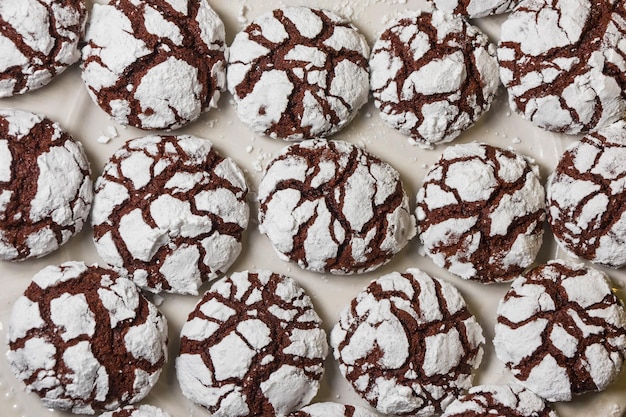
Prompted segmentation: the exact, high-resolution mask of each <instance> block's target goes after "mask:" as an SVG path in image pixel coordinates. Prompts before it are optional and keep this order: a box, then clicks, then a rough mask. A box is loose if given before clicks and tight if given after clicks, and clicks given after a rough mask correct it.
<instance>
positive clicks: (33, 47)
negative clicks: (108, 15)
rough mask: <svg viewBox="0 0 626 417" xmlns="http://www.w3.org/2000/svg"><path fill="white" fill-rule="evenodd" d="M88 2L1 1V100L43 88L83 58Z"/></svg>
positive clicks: (48, 0)
mask: <svg viewBox="0 0 626 417" xmlns="http://www.w3.org/2000/svg"><path fill="white" fill-rule="evenodd" d="M86 20H87V7H86V6H85V1H84V0H43V1H42V0H19V1H2V2H0V28H2V30H0V97H10V96H12V95H14V94H22V93H26V92H27V91H30V90H35V89H37V88H40V87H43V86H44V85H46V84H48V83H49V82H50V81H51V80H52V78H53V77H55V76H56V75H58V74H60V73H62V72H63V71H65V69H66V68H67V67H68V66H70V65H72V64H73V63H75V62H77V61H78V59H79V58H80V52H79V50H78V42H79V41H80V39H81V38H82V36H83V34H84V31H85V21H86Z"/></svg>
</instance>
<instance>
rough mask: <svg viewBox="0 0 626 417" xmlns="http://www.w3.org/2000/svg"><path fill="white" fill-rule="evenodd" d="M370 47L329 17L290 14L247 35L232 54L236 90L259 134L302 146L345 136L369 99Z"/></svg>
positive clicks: (272, 17)
mask: <svg viewBox="0 0 626 417" xmlns="http://www.w3.org/2000/svg"><path fill="white" fill-rule="evenodd" d="M368 55H369V46H368V45H367V41H366V40H365V37H364V36H363V35H361V34H360V33H359V32H358V31H357V29H356V28H355V27H354V26H353V25H352V24H351V23H350V22H348V21H347V20H346V19H343V18H341V17H339V16H337V15H335V14H334V13H332V12H329V11H327V10H318V9H312V8H308V7H283V8H279V9H276V10H274V11H272V12H270V13H266V14H264V15H262V16H260V17H258V18H257V19H255V20H254V21H253V22H252V23H251V24H249V25H248V26H247V27H246V28H245V29H244V30H243V31H241V32H240V33H239V34H237V36H235V40H234V41H233V43H232V44H231V47H230V57H229V60H228V64H229V65H228V90H229V91H230V92H231V93H232V95H233V97H234V99H235V104H236V107H237V115H238V116H239V118H240V119H241V121H242V122H243V123H245V124H246V125H248V126H249V127H250V128H251V129H252V130H254V131H255V132H257V133H260V134H264V135H268V136H271V137H273V138H280V139H284V140H289V141H294V140H302V139H311V138H317V137H327V136H329V135H332V134H333V133H335V132H337V131H339V130H340V129H342V128H343V127H344V126H345V125H346V124H348V123H349V122H350V121H351V120H352V119H353V118H354V116H355V115H356V113H357V110H359V108H360V107H361V106H363V105H364V104H365V103H367V100H368V94H369V74H368V68H367V57H368Z"/></svg>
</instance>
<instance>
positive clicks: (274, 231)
mask: <svg viewBox="0 0 626 417" xmlns="http://www.w3.org/2000/svg"><path fill="white" fill-rule="evenodd" d="M258 198H259V202H260V208H259V229H260V231H261V233H264V234H265V235H267V236H268V238H269V239H270V240H271V242H272V244H273V245H274V248H275V249H276V251H277V253H278V254H279V256H280V257H281V258H282V259H284V260H292V261H294V262H297V263H298V265H300V266H301V267H302V268H305V269H309V270H312V271H318V272H331V273H333V274H352V273H361V272H366V271H371V270H374V269H376V268H378V267H379V266H381V265H383V264H385V263H387V262H388V261H389V260H390V259H391V258H392V257H393V256H394V255H395V254H396V253H398V252H399V251H400V250H402V249H403V248H404V246H405V245H406V244H407V242H408V241H409V240H410V239H411V238H412V237H413V236H414V235H415V219H414V217H413V216H412V215H411V214H410V212H409V205H408V197H407V195H406V193H405V191H404V189H403V188H402V183H401V181H400V175H399V173H398V172H397V171H396V170H395V169H394V168H393V167H391V166H390V165H389V164H387V163H385V162H383V161H381V160H380V159H378V158H376V157H375V156H373V155H371V154H369V153H367V152H366V151H364V150H362V149H360V148H358V147H356V146H354V145H352V144H350V143H347V142H344V141H339V140H333V141H327V140H322V139H319V140H311V141H306V142H302V143H300V144H296V145H292V146H290V147H288V148H286V149H285V150H284V151H283V152H282V153H281V154H280V155H278V156H277V157H276V158H274V159H273V160H272V161H271V162H270V163H269V165H268V167H267V169H266V172H265V175H264V176H263V178H262V180H261V183H260V184H259V191H258Z"/></svg>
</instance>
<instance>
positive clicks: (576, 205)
mask: <svg viewBox="0 0 626 417" xmlns="http://www.w3.org/2000/svg"><path fill="white" fill-rule="evenodd" d="M624 161H626V122H624V121H619V122H617V123H614V124H613V125H611V126H609V127H607V128H605V129H602V130H600V131H598V132H596V133H591V134H589V135H587V136H585V137H584V138H582V139H581V140H580V141H578V142H575V143H573V144H572V145H570V146H569V147H568V148H567V149H566V150H565V152H564V153H563V155H562V156H561V159H560V160H559V163H558V165H557V166H556V169H555V170H554V172H553V173H552V175H550V177H549V178H548V182H547V184H546V192H547V198H548V200H547V204H548V221H549V223H550V226H551V229H552V232H553V233H554V236H555V238H556V240H557V242H558V243H559V245H560V246H561V247H562V248H564V249H565V250H566V251H567V252H568V253H570V254H572V255H574V256H578V257H580V258H582V259H587V260H590V261H592V262H595V263H598V264H602V265H607V266H611V267H616V268H619V267H622V266H624V265H625V264H626V164H625V163H624Z"/></svg>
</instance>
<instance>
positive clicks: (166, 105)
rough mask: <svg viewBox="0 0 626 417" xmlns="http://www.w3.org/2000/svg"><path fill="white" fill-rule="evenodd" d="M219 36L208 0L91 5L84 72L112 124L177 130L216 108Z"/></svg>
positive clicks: (121, 0)
mask: <svg viewBox="0 0 626 417" xmlns="http://www.w3.org/2000/svg"><path fill="white" fill-rule="evenodd" d="M224 38H225V29H224V24H223V23H222V20H221V19H220V18H219V16H218V15H217V14H216V13H215V12H214V11H213V9H211V7H210V6H209V4H208V3H207V1H206V0H196V1H190V2H188V1H183V2H180V1H158V2H155V1H148V0H132V1H131V0H112V1H110V2H109V3H108V4H94V5H93V8H92V10H91V15H90V20H89V25H88V28H87V32H86V35H85V46H83V48H82V64H81V67H82V69H83V71H82V79H83V81H84V83H85V85H86V86H87V89H88V92H89V95H90V96H91V98H92V99H93V101H94V102H95V103H96V104H97V105H98V106H100V108H102V110H104V111H105V112H106V113H108V114H109V115H110V116H111V117H113V119H115V121H117V122H118V123H120V124H122V125H131V126H135V127H138V128H141V129H176V128H179V127H181V126H184V125H186V124H188V123H190V122H193V121H195V120H196V119H198V117H200V114H202V113H203V112H205V111H207V110H208V109H210V108H212V107H217V101H218V99H219V97H220V93H221V92H222V91H223V90H225V87H226V74H225V73H226V56H225V51H226V44H225V40H224Z"/></svg>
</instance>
